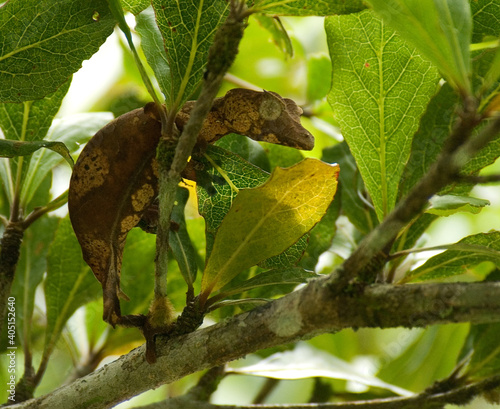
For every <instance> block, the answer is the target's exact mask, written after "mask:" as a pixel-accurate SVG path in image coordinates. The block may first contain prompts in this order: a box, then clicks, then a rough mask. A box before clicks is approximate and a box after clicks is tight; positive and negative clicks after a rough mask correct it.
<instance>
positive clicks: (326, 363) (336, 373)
mask: <svg viewBox="0 0 500 409" xmlns="http://www.w3.org/2000/svg"><path fill="white" fill-rule="evenodd" d="M227 372H228V373H235V374H241V375H252V376H264V377H266V378H274V379H304V378H313V377H322V378H333V379H342V380H345V381H352V382H356V383H361V384H362V385H366V386H369V387H375V388H382V389H386V390H389V391H391V392H393V393H395V394H397V395H400V396H411V395H413V393H412V392H410V391H407V390H405V389H403V388H399V387H397V386H395V385H391V384H389V383H386V382H384V381H382V380H380V379H379V378H377V377H375V376H370V375H366V374H365V373H362V372H361V371H360V368H359V366H358V367H356V366H354V365H352V364H349V363H348V362H346V361H343V360H342V359H340V358H337V357H336V356H334V355H331V354H329V353H327V352H325V351H321V350H319V349H316V348H313V347H312V346H310V345H309V344H306V343H305V342H300V343H298V344H297V345H296V346H295V348H294V349H293V350H291V351H285V352H278V353H275V354H273V355H271V356H269V357H267V358H266V359H263V360H261V361H260V362H257V363H256V364H254V365H249V366H243V367H238V368H235V367H228V368H227Z"/></svg>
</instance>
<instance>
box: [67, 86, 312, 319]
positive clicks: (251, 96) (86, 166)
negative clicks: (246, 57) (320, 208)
mask: <svg viewBox="0 0 500 409" xmlns="http://www.w3.org/2000/svg"><path fill="white" fill-rule="evenodd" d="M194 104H195V101H189V102H187V103H186V104H185V105H184V107H183V108H182V109H181V111H180V112H179V113H178V115H177V117H176V120H175V122H176V125H177V126H178V127H179V129H180V130H182V129H183V127H184V125H185V124H186V123H187V121H188V119H189V115H190V112H191V110H192V109H193V106H194ZM301 114H302V109H301V108H299V107H298V106H297V104H295V102H293V101H292V100H290V99H287V98H282V97H280V96H279V95H278V94H276V93H274V92H267V91H264V92H257V91H251V90H247V89H233V90H231V91H229V92H228V93H227V94H226V95H225V96H224V97H222V98H217V99H216V100H215V101H214V104H213V107H212V109H211V111H210V113H209V114H208V116H207V118H206V119H205V121H204V123H203V127H202V130H201V132H200V135H199V136H198V141H199V144H200V145H202V146H203V145H206V144H210V143H213V142H215V141H217V140H218V139H220V138H222V137H223V136H224V135H227V134H230V133H238V134H240V135H246V136H248V137H249V138H252V139H254V140H256V141H264V142H271V143H275V144H278V145H284V146H291V147H293V148H297V149H304V150H310V149H312V148H313V147H314V138H313V136H312V135H311V134H310V133H309V132H308V131H307V130H306V129H304V128H303V127H302V125H301V124H300V115H301ZM159 116H160V115H159V112H158V111H157V109H156V106H155V104H154V103H149V104H147V105H146V106H145V107H144V108H140V109H136V110H134V111H131V112H128V113H126V114H124V115H122V116H120V117H118V118H116V119H115V120H113V121H112V122H110V123H109V124H107V125H106V126H105V127H104V128H102V129H101V130H100V131H99V132H97V134H96V135H95V136H94V137H93V138H92V139H91V140H90V141H89V143H88V144H87V145H86V147H85V148H84V150H83V152H82V153H81V155H80V157H79V158H78V161H77V162H76V164H75V167H74V169H73V174H72V178H71V181H70V187H69V193H68V206H69V213H70V218H71V222H72V224H73V229H74V230H75V234H76V236H77V238H78V241H79V242H80V245H81V247H82V252H83V258H84V259H85V261H86V262H87V264H89V266H90V267H91V269H92V271H93V272H94V275H95V276H96V278H97V279H98V280H99V281H100V282H101V285H102V287H103V296H104V314H103V318H104V320H105V321H107V322H109V323H110V324H112V325H113V326H114V325H116V324H119V325H125V326H138V327H142V326H143V325H144V323H145V320H146V317H145V316H142V315H137V316H135V315H129V316H122V315H121V312H120V302H119V297H121V298H127V297H126V295H125V294H123V292H122V291H121V289H120V270H121V261H122V253H123V248H124V245H125V240H126V237H127V234H128V232H129V231H130V230H131V229H132V228H133V227H135V226H136V225H137V224H138V223H139V222H140V221H141V218H144V216H150V217H149V218H150V219H151V220H149V221H148V220H144V221H145V222H146V225H147V227H148V226H150V225H152V226H154V224H155V223H156V220H155V219H156V218H157V212H154V211H153V210H154V200H155V199H156V197H157V195H158V172H157V164H156V160H155V157H156V147H157V145H158V141H159V140H160V136H161V124H160V119H159ZM147 218H148V217H146V219H147Z"/></svg>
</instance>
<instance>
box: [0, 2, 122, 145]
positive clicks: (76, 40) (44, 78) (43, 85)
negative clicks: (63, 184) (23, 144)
mask: <svg viewBox="0 0 500 409" xmlns="http://www.w3.org/2000/svg"><path fill="white" fill-rule="evenodd" d="M114 25H115V21H114V19H113V17H112V15H111V13H110V11H109V9H108V6H107V4H106V2H104V1H102V0H24V1H9V2H7V3H6V4H5V5H4V6H3V7H2V8H1V9H0V32H2V33H4V35H3V36H2V39H1V41H0V101H2V102H22V101H31V100H34V99H39V98H43V97H44V96H45V95H48V94H50V93H53V92H54V91H56V90H57V89H58V88H59V87H60V86H61V85H62V84H63V83H64V82H66V81H67V79H68V78H69V77H70V76H71V74H73V73H74V72H76V71H78V70H79V69H80V67H81V65H82V62H83V61H84V60H86V59H88V58H90V57H91V56H92V55H93V54H94V53H95V52H97V50H98V49H99V47H100V46H101V45H102V43H104V41H105V40H106V37H108V36H109V35H110V34H111V33H112V32H113V27H114ZM9 139H11V138H9Z"/></svg>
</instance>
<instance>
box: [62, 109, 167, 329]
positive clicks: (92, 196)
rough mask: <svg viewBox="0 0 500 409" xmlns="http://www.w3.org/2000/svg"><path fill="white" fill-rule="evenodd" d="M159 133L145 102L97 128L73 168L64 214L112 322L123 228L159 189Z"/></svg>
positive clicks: (138, 216)
mask: <svg viewBox="0 0 500 409" xmlns="http://www.w3.org/2000/svg"><path fill="white" fill-rule="evenodd" d="M160 134H161V124H160V122H159V115H158V111H157V109H156V107H155V105H154V104H153V103H150V104H148V105H146V106H145V107H144V108H140V109H136V110H134V111H131V112H128V113H126V114H124V115H122V116H120V117H118V118H116V119H115V120H114V121H112V122H110V123H109V124H108V125H106V126H105V127H104V128H102V129H101V130H100V131H99V132H98V133H97V134H96V135H95V136H94V137H93V138H92V139H91V140H90V141H89V143H88V144H87V145H86V147H85V149H84V150H83V151H82V153H81V155H80V157H79V158H78V161H77V162H76V164H75V167H74V169H73V174H72V177H71V182H70V187H69V195H68V208H69V214H70V218H71V222H72V224H73V229H74V231H75V234H76V236H77V238H78V241H79V242H80V245H81V247H82V252H83V258H84V259H85V261H86V262H87V264H88V265H89V266H90V267H91V269H92V271H93V272H94V275H95V276H96V278H97V279H98V280H99V281H100V282H101V284H102V288H103V297H104V312H103V315H104V320H105V321H107V322H109V323H111V324H112V325H115V324H117V323H122V324H123V322H121V321H120V319H121V313H120V302H119V299H118V296H122V297H123V298H126V296H125V295H124V294H123V293H122V292H121V290H120V270H121V262H122V254H123V248H124V246H125V240H126V237H127V234H128V232H129V231H130V230H131V229H132V228H133V227H135V226H136V225H137V223H138V222H139V220H140V219H141V216H142V214H143V212H144V211H145V210H146V209H147V208H148V207H149V206H150V205H151V203H152V201H153V200H154V199H155V197H156V196H157V194H158V176H157V170H156V168H155V164H156V162H155V160H154V158H155V154H156V146H157V144H158V141H159V138H160ZM131 324H132V323H131ZM132 325H133V324H132Z"/></svg>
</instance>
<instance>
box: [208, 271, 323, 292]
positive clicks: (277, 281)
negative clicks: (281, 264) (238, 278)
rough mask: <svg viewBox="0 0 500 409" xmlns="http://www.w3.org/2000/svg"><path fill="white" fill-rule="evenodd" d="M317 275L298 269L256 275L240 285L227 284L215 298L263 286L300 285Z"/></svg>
mask: <svg viewBox="0 0 500 409" xmlns="http://www.w3.org/2000/svg"><path fill="white" fill-rule="evenodd" d="M316 277H318V275H317V274H316V273H314V272H312V271H308V270H304V269H303V268H300V267H293V268H285V269H279V268H278V269H274V270H269V271H264V272H262V273H259V274H257V275H256V276H255V277H252V278H250V279H248V280H246V281H244V282H242V283H236V284H232V283H229V284H228V285H226V286H225V287H224V288H223V289H222V290H221V293H220V295H218V296H217V298H219V299H221V298H226V297H229V296H231V295H234V294H241V293H243V292H246V291H250V290H252V289H254V288H259V287H265V286H280V285H288V284H302V283H305V282H307V280H310V279H312V278H316Z"/></svg>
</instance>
